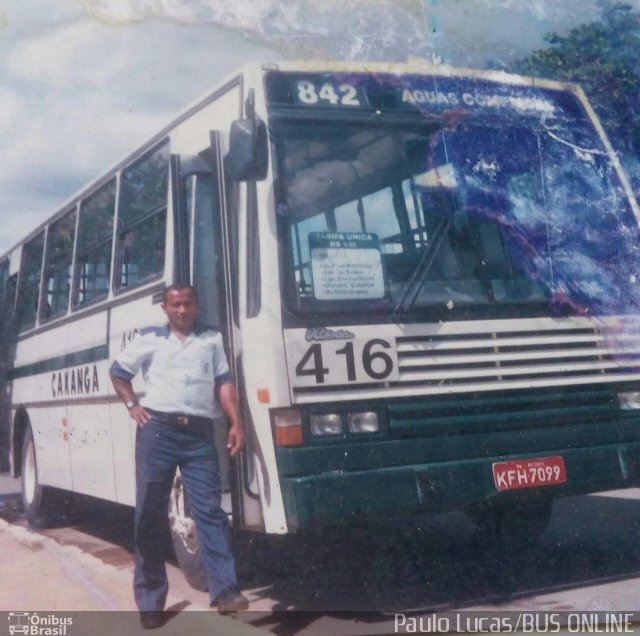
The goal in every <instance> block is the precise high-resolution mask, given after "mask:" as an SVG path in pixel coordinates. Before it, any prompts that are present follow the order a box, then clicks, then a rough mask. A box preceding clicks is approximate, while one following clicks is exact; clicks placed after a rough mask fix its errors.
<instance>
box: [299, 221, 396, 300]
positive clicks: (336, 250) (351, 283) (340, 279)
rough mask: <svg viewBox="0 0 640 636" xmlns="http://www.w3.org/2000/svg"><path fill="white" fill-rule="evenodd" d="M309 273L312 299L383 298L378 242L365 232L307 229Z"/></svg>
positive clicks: (374, 236)
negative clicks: (309, 230) (311, 282)
mask: <svg viewBox="0 0 640 636" xmlns="http://www.w3.org/2000/svg"><path fill="white" fill-rule="evenodd" d="M309 251H310V253H311V277H312V280H313V295H314V297H315V298H316V300H373V299H379V298H384V295H385V288H384V276H383V270H382V256H381V254H380V244H379V240H378V237H377V236H376V235H375V234H369V233H367V232H311V233H310V234H309Z"/></svg>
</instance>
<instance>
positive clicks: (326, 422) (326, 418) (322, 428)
mask: <svg viewBox="0 0 640 636" xmlns="http://www.w3.org/2000/svg"><path fill="white" fill-rule="evenodd" d="M309 424H310V426H311V434H312V435H317V436H318V437H319V436H322V435H342V418H341V417H340V415H338V414H337V413H322V414H317V415H311V416H310V417H309Z"/></svg>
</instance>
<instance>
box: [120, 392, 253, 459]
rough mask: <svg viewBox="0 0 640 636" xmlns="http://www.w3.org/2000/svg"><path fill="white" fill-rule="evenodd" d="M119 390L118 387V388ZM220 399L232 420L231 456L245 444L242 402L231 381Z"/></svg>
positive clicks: (229, 447) (221, 393)
mask: <svg viewBox="0 0 640 636" xmlns="http://www.w3.org/2000/svg"><path fill="white" fill-rule="evenodd" d="M116 391H117V389H116ZM218 399H219V400H220V406H222V410H223V411H224V412H225V413H226V414H227V416H228V418H229V419H230V420H231V428H230V429H229V440H228V442H227V448H228V449H229V452H230V454H231V457H233V456H235V455H237V454H238V453H239V452H240V450H241V449H242V447H243V446H244V425H243V423H242V417H241V416H240V402H239V401H238V392H237V391H236V387H235V385H234V384H233V383H231V382H225V383H224V384H223V385H222V386H220V388H219V394H218Z"/></svg>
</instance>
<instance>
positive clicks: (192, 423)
mask: <svg viewBox="0 0 640 636" xmlns="http://www.w3.org/2000/svg"><path fill="white" fill-rule="evenodd" d="M147 411H149V413H151V414H152V415H155V416H156V417H157V418H159V419H162V420H164V421H165V422H167V423H169V424H174V425H176V426H184V427H207V426H213V420H212V419H211V418H210V417H202V416H201V415H185V414H183V413H163V412H162V411H154V410H153V409H147Z"/></svg>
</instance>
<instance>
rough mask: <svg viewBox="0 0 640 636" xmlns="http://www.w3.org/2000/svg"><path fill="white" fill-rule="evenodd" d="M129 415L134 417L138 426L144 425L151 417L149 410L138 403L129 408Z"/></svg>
mask: <svg viewBox="0 0 640 636" xmlns="http://www.w3.org/2000/svg"><path fill="white" fill-rule="evenodd" d="M129 416H130V417H131V418H132V419H134V420H135V421H136V423H137V424H138V426H140V427H142V426H144V425H145V424H146V423H147V422H148V421H149V420H150V419H151V415H150V414H149V412H148V411H147V410H146V409H145V408H144V406H140V404H136V405H135V406H132V407H131V408H130V409H129Z"/></svg>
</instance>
